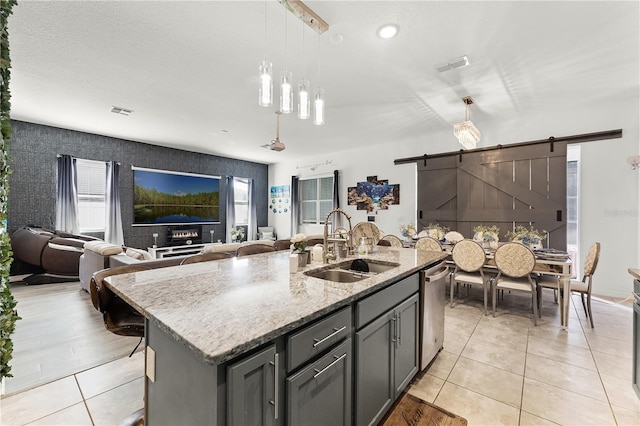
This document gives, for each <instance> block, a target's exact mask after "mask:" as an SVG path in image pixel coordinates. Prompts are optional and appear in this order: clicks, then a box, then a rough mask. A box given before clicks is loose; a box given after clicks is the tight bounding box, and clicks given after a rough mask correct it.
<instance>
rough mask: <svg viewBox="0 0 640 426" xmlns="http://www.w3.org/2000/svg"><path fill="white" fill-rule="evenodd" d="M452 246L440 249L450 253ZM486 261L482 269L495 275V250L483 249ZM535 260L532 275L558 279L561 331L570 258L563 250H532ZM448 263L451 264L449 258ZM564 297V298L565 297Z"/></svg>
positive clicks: (566, 310) (566, 307) (566, 318)
mask: <svg viewBox="0 0 640 426" xmlns="http://www.w3.org/2000/svg"><path fill="white" fill-rule="evenodd" d="M453 247H454V245H453V244H448V243H444V244H442V249H443V250H444V251H446V252H447V253H449V254H450V253H451V251H452V250H453ZM484 251H485V255H486V257H487V260H486V262H485V265H484V268H485V269H486V270H489V271H495V272H496V273H497V271H498V268H497V267H496V263H495V260H494V257H493V256H494V254H495V252H496V248H491V247H484ZM532 251H533V255H534V256H535V259H536V264H535V266H534V268H533V273H534V274H540V275H550V276H553V277H556V278H558V289H557V290H558V308H559V309H560V324H561V326H562V328H563V329H565V330H566V329H568V327H569V306H570V301H571V277H572V275H573V262H572V260H571V256H570V255H569V254H568V253H567V252H566V251H563V250H556V249H551V248H546V249H538V250H532ZM448 261H449V262H451V263H453V260H452V259H451V258H450V257H449V258H448ZM565 295H566V297H565Z"/></svg>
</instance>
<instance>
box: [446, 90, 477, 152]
mask: <svg viewBox="0 0 640 426" xmlns="http://www.w3.org/2000/svg"><path fill="white" fill-rule="evenodd" d="M462 102H464V104H465V115H464V121H463V122H460V123H456V124H454V125H453V134H454V135H455V136H456V137H457V138H458V141H460V144H461V145H462V146H463V147H464V148H465V149H473V148H475V147H476V145H477V143H478V142H479V141H480V131H479V130H478V129H477V128H476V126H474V125H473V123H472V122H471V120H469V105H472V104H473V99H472V98H471V96H465V97H464V98H462Z"/></svg>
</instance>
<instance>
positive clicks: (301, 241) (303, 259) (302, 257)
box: [290, 234, 309, 268]
mask: <svg viewBox="0 0 640 426" xmlns="http://www.w3.org/2000/svg"><path fill="white" fill-rule="evenodd" d="M290 241H291V252H292V253H295V254H297V255H298V266H299V267H301V268H302V267H304V266H305V265H306V264H307V258H308V256H309V253H307V236H306V235H304V234H296V235H294V236H293V238H291V240H290Z"/></svg>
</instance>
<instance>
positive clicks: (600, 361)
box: [591, 351, 633, 380]
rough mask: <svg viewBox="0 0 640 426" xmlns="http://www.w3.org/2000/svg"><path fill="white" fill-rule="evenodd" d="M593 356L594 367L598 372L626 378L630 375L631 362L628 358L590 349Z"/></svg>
mask: <svg viewBox="0 0 640 426" xmlns="http://www.w3.org/2000/svg"><path fill="white" fill-rule="evenodd" d="M591 353H592V354H593V358H594V359H595V360H596V367H598V372H599V373H600V374H606V375H607V376H613V377H618V378H620V379H625V380H628V379H629V378H630V377H631V372H632V369H633V362H632V360H631V359H629V358H623V357H619V356H615V355H610V354H605V353H602V352H598V351H592V352H591Z"/></svg>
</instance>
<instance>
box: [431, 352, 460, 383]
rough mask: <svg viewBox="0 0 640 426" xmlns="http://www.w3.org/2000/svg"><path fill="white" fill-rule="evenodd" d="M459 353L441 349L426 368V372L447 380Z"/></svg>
mask: <svg viewBox="0 0 640 426" xmlns="http://www.w3.org/2000/svg"><path fill="white" fill-rule="evenodd" d="M458 357H459V355H456V354H452V353H451V352H448V351H446V350H442V351H440V352H439V353H438V355H437V356H436V358H435V359H434V360H433V362H432V363H431V365H430V366H429V367H428V368H427V372H428V373H429V374H431V375H432V376H435V377H438V378H440V379H443V380H447V377H449V374H450V373H451V370H453V366H454V365H455V364H456V362H457V361H458Z"/></svg>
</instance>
